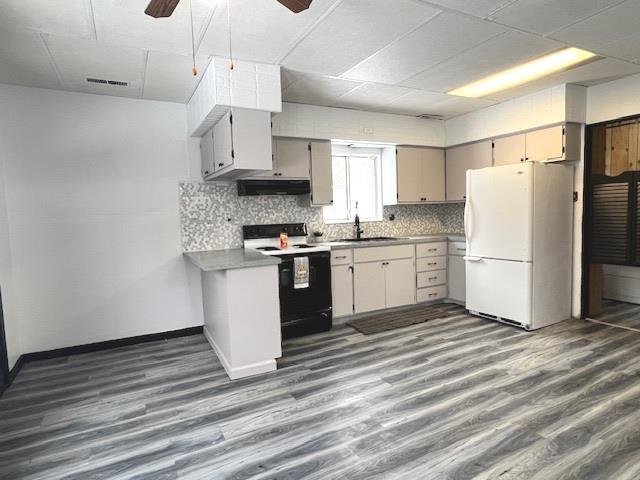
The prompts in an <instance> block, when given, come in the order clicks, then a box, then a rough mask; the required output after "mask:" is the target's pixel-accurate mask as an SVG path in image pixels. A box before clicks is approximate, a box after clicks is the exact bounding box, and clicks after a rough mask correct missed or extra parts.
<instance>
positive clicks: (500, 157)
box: [493, 133, 526, 167]
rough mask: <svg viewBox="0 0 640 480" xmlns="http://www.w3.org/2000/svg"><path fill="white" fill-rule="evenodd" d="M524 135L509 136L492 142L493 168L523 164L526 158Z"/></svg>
mask: <svg viewBox="0 0 640 480" xmlns="http://www.w3.org/2000/svg"><path fill="white" fill-rule="evenodd" d="M525 152H526V149H525V135H524V133H522V134H520V135H511V136H509V137H502V138H496V139H495V140H494V141H493V166H494V167H499V166H501V165H511V164H513V163H519V162H524V159H525V157H526V154H525Z"/></svg>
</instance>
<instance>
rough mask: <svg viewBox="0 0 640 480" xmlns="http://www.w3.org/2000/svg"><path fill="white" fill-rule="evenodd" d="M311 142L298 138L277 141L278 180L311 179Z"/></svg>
mask: <svg viewBox="0 0 640 480" xmlns="http://www.w3.org/2000/svg"><path fill="white" fill-rule="evenodd" d="M309 160H310V152H309V140H305V139H296V138H277V139H276V159H275V165H276V172H277V173H278V175H277V178H280V179H284V178H290V179H303V180H308V179H309Z"/></svg>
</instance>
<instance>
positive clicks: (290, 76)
mask: <svg viewBox="0 0 640 480" xmlns="http://www.w3.org/2000/svg"><path fill="white" fill-rule="evenodd" d="M303 77H304V73H302V72H296V71H294V70H289V69H288V68H281V69H280V86H281V87H282V91H284V90H285V89H286V88H287V87H289V86H290V85H291V84H292V83H293V82H296V81H298V80H300V79H302V78H303Z"/></svg>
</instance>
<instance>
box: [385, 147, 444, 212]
mask: <svg viewBox="0 0 640 480" xmlns="http://www.w3.org/2000/svg"><path fill="white" fill-rule="evenodd" d="M382 163H383V166H382V181H383V199H384V204H385V205H393V204H396V203H425V202H443V201H445V188H446V187H445V159H444V150H442V149H439V148H422V147H397V148H396V149H395V152H394V151H393V150H391V149H385V151H384V152H383V155H382Z"/></svg>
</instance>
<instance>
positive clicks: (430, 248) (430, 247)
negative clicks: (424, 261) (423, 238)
mask: <svg viewBox="0 0 640 480" xmlns="http://www.w3.org/2000/svg"><path fill="white" fill-rule="evenodd" d="M446 254H447V242H434V243H419V244H417V245H416V256H417V257H418V258H420V257H438V256H440V255H446Z"/></svg>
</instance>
